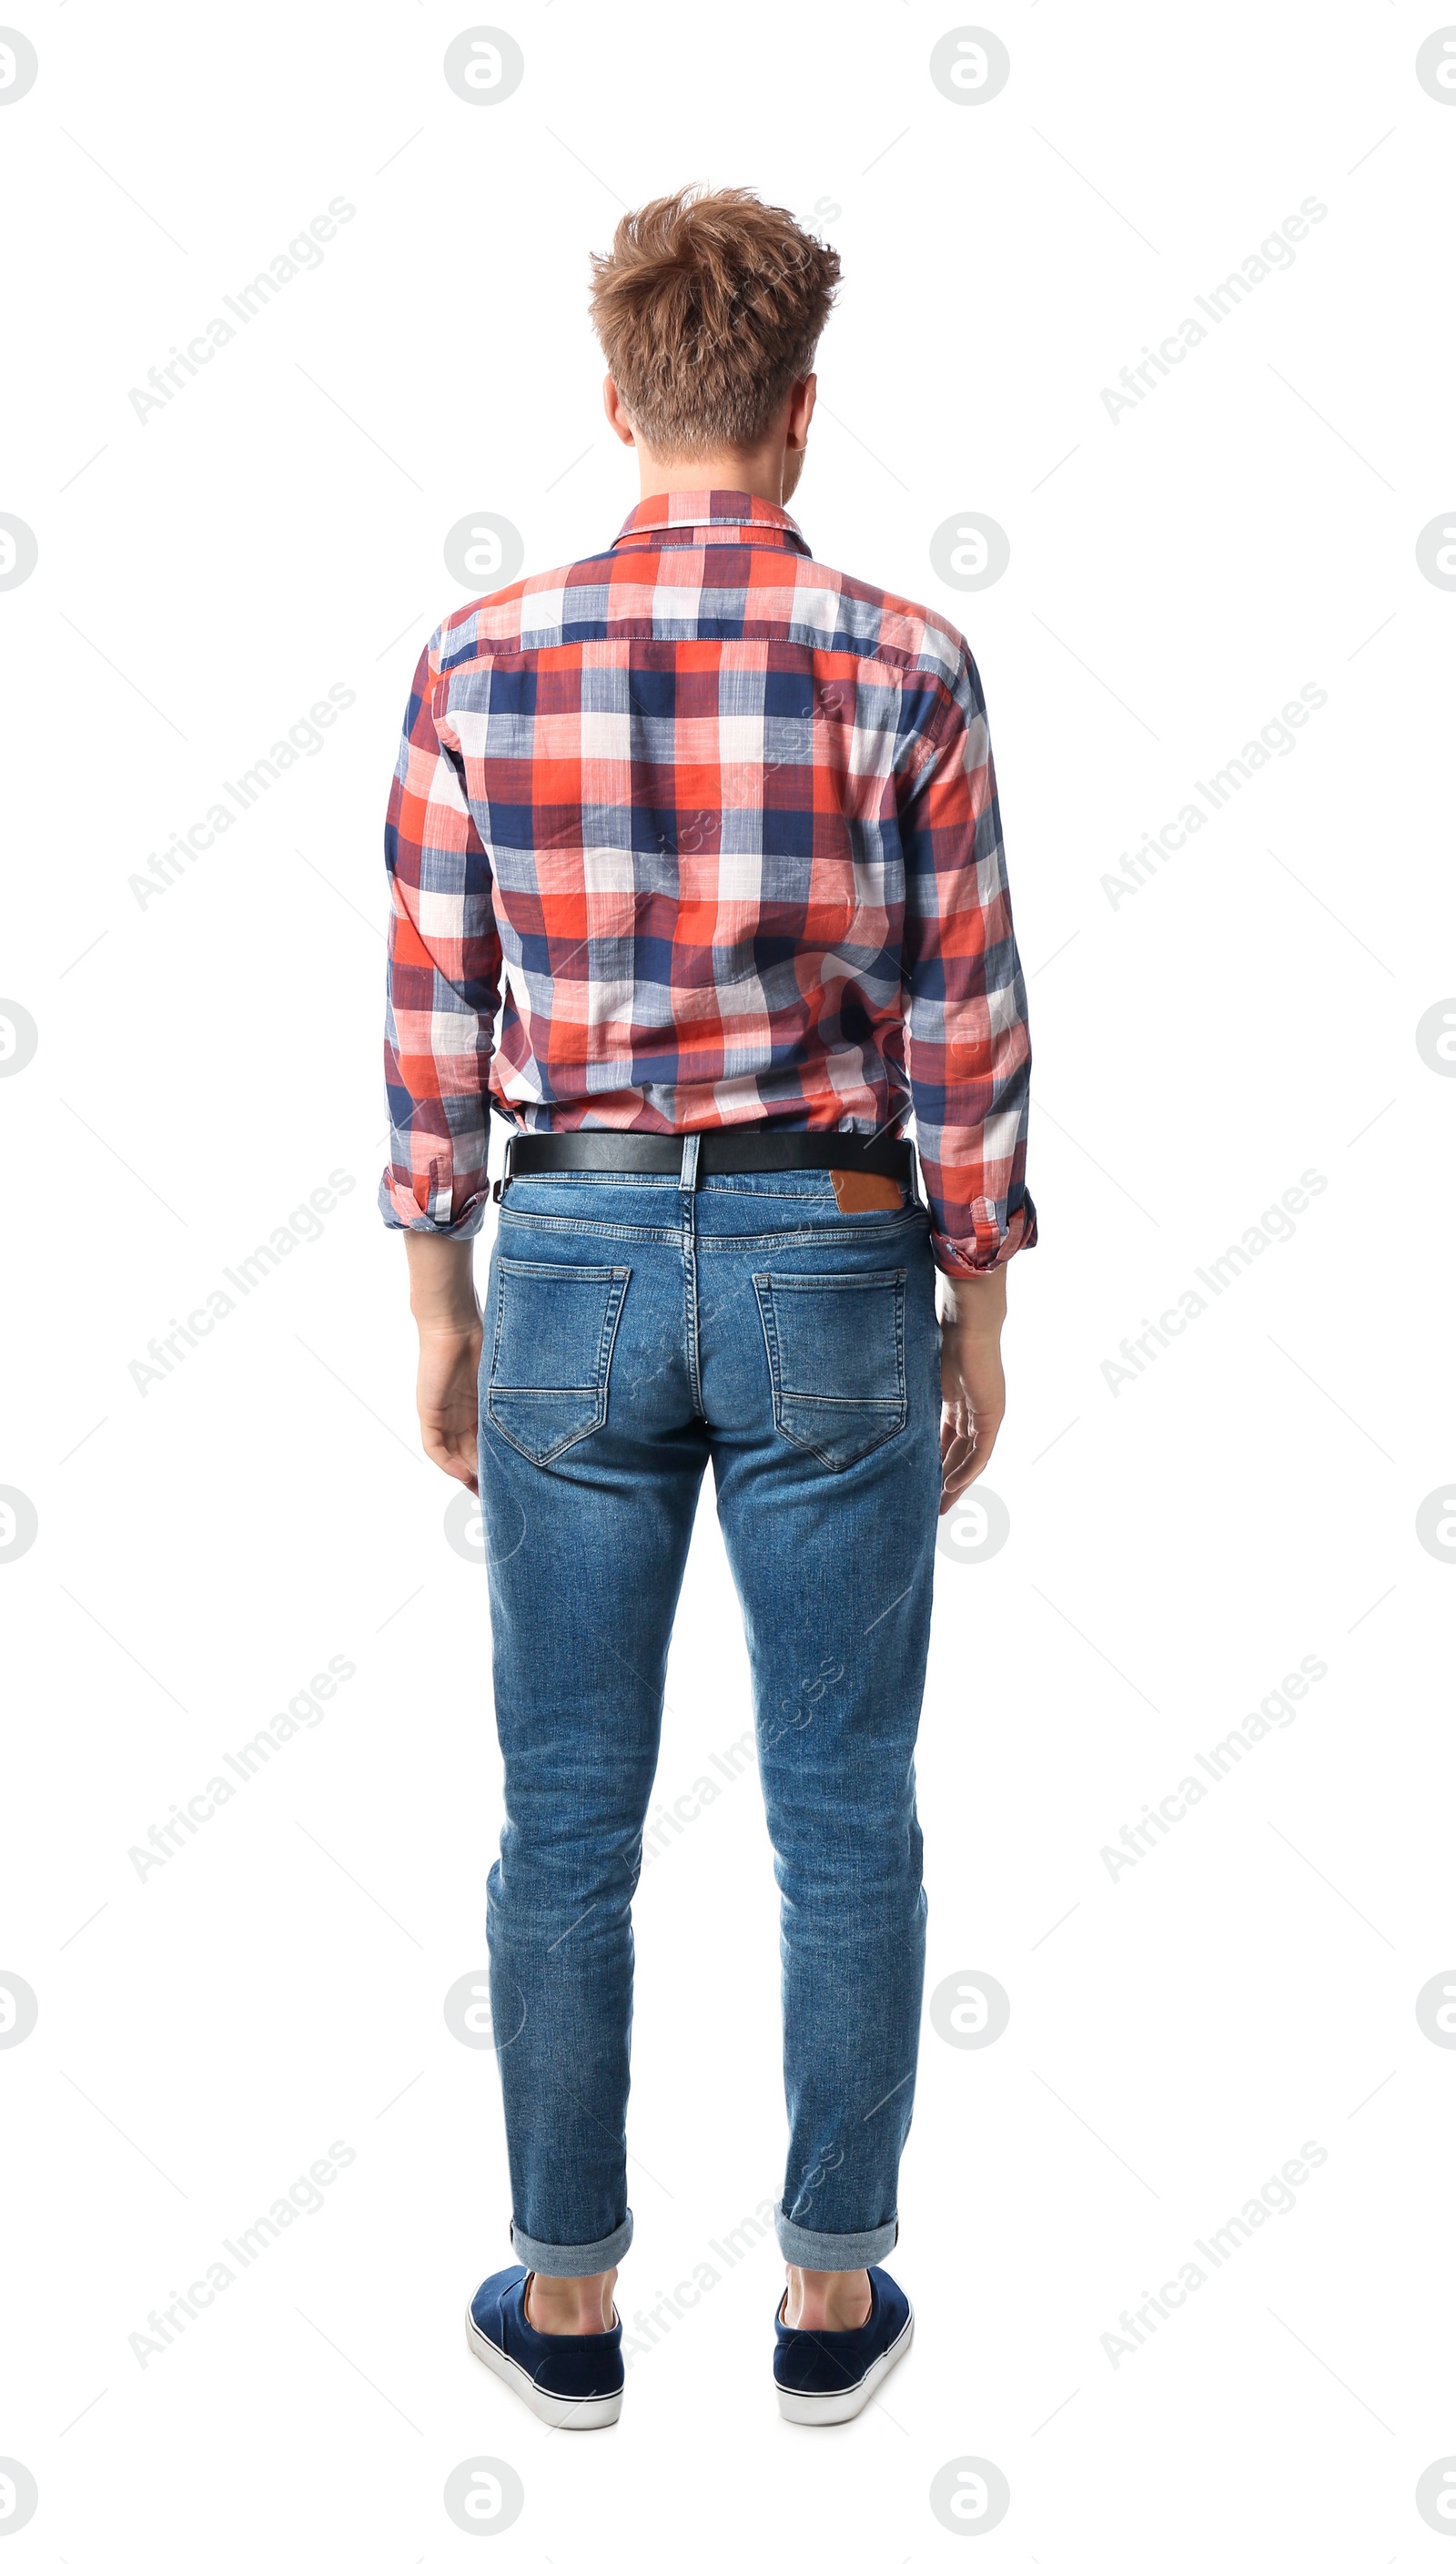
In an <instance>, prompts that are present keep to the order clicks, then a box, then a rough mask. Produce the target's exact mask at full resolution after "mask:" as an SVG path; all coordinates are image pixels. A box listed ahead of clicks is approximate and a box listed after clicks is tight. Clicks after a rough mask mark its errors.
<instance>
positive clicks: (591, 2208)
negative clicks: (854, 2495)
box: [480, 1142, 940, 2277]
mask: <svg viewBox="0 0 1456 2564" xmlns="http://www.w3.org/2000/svg"><path fill="white" fill-rule="evenodd" d="M939 1396H940V1390H939V1337H938V1330H937V1327H936V1312H935V1288H934V1265H933V1261H932V1256H931V1250H930V1223H929V1219H928V1216H927V1213H926V1211H925V1209H924V1208H923V1207H922V1206H921V1204H920V1203H919V1202H918V1201H917V1200H916V1199H914V1198H913V1197H910V1196H908V1195H905V1194H902V1199H901V1203H900V1206H899V1207H898V1208H896V1209H884V1210H870V1211H858V1212H849V1213H845V1212H841V1211H840V1209H839V1207H838V1203H837V1200H836V1197H835V1194H834V1190H833V1186H832V1182H831V1179H830V1177H829V1175H826V1174H821V1173H818V1172H813V1173H808V1172H805V1173H795V1174H792V1175H715V1176H709V1177H707V1178H705V1179H704V1180H702V1181H698V1180H697V1175H696V1148H695V1147H694V1146H693V1144H692V1143H691V1142H690V1143H689V1145H688V1147H687V1149H686V1150H685V1159H684V1169H683V1174H682V1176H681V1177H679V1176H678V1175H632V1176H627V1175H550V1176H540V1175H531V1176H526V1177H520V1176H518V1177H516V1178H515V1179H514V1180H513V1181H512V1182H511V1183H510V1184H509V1186H508V1187H507V1190H506V1194H505V1199H504V1202H503V1206H502V1211H501V1222H500V1229H499V1233H498V1236H497V1240H496V1245H495V1249H494V1252H493V1254H492V1258H491V1275H490V1288H489V1292H488V1295H487V1301H486V1330H485V1349H484V1353H483V1357H482V1363H481V1381H480V1397H481V1423H480V1483H481V1502H482V1508H483V1513H484V1523H485V1540H486V1555H487V1564H488V1569H489V1576H490V1595H491V1621H492V1634H493V1640H494V1663H495V1692H496V1718H497V1726H498V1730H499V1734H500V1739H501V1751H502V1754H503V1756H504V1759H505V1794H506V1823H505V1826H504V1829H503V1831H502V1835H501V1857H500V1859H499V1861H498V1862H497V1863H496V1865H495V1867H494V1868H493V1869H492V1871H491V1876H490V1882H489V1889H488V1899H489V1904H488V1923H489V1940H490V1952H491V2007H492V2013H493V2016H494V2021H495V2029H496V2045H497V2053H498V2056H499V2060H500V2067H501V2078H502V2086H503V2092H504V2098H505V2108H506V2130H507V2140H508V2146H509V2152H510V2163H511V2183H512V2206H513V2212H514V2214H513V2227H512V2235H513V2242H514V2244H515V2247H516V2251H517V2254H518V2257H519V2258H520V2259H521V2260H522V2261H524V2262H525V2263H526V2264H527V2265H528V2266H529V2267H530V2268H531V2269H534V2270H539V2271H542V2272H545V2273H549V2274H552V2275H557V2276H562V2277H571V2276H584V2275H585V2274H587V2273H589V2272H592V2271H596V2270H605V2269H609V2268H611V2267H612V2266H613V2264H615V2263H616V2262H618V2261H619V2260H620V2259H621V2257H622V2255H623V2253H624V2252H625V2251H626V2249H627V2246H628V2244H629V2243H630V2242H631V2238H632V2217H631V2212H630V2210H629V2208H628V2204H627V2156H626V2142H625V2126H626V2110H627V2087H628V2048H629V2039H630V2030H631V2019H632V1924H631V1905H632V1893H633V1889H634V1887H635V1885H636V1882H637V1876H638V1871H639V1869H640V1867H641V1861H642V1829H643V1824H644V1821H645V1819H646V1816H647V1812H648V1802H649V1799H650V1797H651V1793H652V1787H653V1776H654V1773H655V1771H656V1767H657V1756H658V1741H659V1731H660V1726H661V1718H662V1705H663V1688H664V1683H665V1680H666V1669H667V1655H668V1641H669V1637H670V1635H671V1632H672V1625H673V1615H674V1611H675V1609H676V1606H677V1601H678V1594H679V1590H680V1587H681V1584H682V1578H683V1570H684V1566H685V1563H686V1560H687V1555H688V1543H689V1538H690V1535H691V1532H692V1528H693V1516H694V1511H695V1509H696V1506H697V1501H698V1490H699V1484H700V1481H701V1479H702V1476H703V1471H704V1467H705V1465H706V1463H707V1462H708V1461H709V1460H712V1463H713V1473H714V1479H715V1483H716V1487H717V1493H718V1515H719V1521H720V1523H721V1524H722V1526H723V1536H724V1542H725V1546H726V1548H727V1551H728V1561H729V1564H730V1567H731V1569H732V1574H733V1579H734V1582H735V1584H736V1587H737V1591H738V1597H739V1601H740V1603H741V1605H742V1613H743V1626H744V1631H745V1634H746V1637H747V1643H748V1654H749V1659H750V1664H751V1670H752V1679H753V1691H754V1706H755V1724H756V1734H757V1748H758V1769H759V1776H760V1780H761V1783H762V1789H763V1799H764V1805H765V1809H766V1812H767V1818H768V1828H769V1833H770V1835H771V1837H772V1841H773V1847H774V1852H775V1856H776V1857H775V1874H776V1876H777V1879H778V1885H779V1889H780V1893H781V1898H782V1937H781V1946H782V1956H783V2055H784V2085H785V2093H786V2098H787V2103H788V2117H789V2143H788V2165H787V2171H786V2174H785V2179H784V2185H783V2193H782V2198H781V2200H780V2201H779V2204H778V2212H777V2224H778V2240H779V2244H780V2245H781V2247H782V2250H783V2253H784V2257H785V2259H787V2260H789V2261H794V2262H798V2263H799V2264H800V2265H801V2266H803V2267H805V2268H808V2269H819V2270H840V2269H855V2268H858V2267H860V2266H861V2265H864V2264H867V2263H869V2262H872V2261H875V2260H878V2259H880V2258H881V2257H882V2256H883V2255H884V2254H885V2253H886V2252H887V2251H888V2250H889V2249H890V2247H891V2245H892V2244H893V2243H894V2242H895V2239H896V2234H897V2231H898V2220H897V2213H896V2184H897V2174H898V2170H899V2163H900V2155H901V2151H902V2148H903V2147H904V2144H905V2140H906V2136H907V2134H908V2132H909V2128H910V2120H911V2107H912V2102H913V2098H914V2092H915V2071H916V2050H917V2045H918V2040H919V2032H920V2012H921V1989H922V1980H923V1976H924V1968H925V1920H926V1902H925V1893H924V1890H923V1888H922V1885H921V1832H920V1826H919V1824H918V1822H917V1820H916V1802H915V1760H914V1757H915V1740H916V1730H917V1727H918V1725H919V1720H920V1708H921V1693H922V1689H923V1686H924V1681H925V1667H926V1649H927V1644H928V1639H929V1633H930V1615H931V1591H932V1583H933V1571H934V1564H935V1534H936V1514H937V1508H938V1501H939V1485H940V1470H939V1411H940V1410H939ZM704 1928H705V1931H706V1930H707V1929H708V1918H707V1917H705V1918H704Z"/></svg>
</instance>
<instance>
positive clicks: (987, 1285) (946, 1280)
mask: <svg viewBox="0 0 1456 2564" xmlns="http://www.w3.org/2000/svg"><path fill="white" fill-rule="evenodd" d="M938 1302H939V1318H940V1324H941V1326H942V1327H945V1328H953V1329H954V1331H955V1333H956V1334H957V1335H964V1336H991V1337H994V1336H998V1335H999V1334H1000V1332H1001V1328H1002V1325H1003V1324H1004V1321H1005V1316H1006V1267H1005V1265H1004V1264H1001V1265H997V1266H996V1267H995V1268H994V1269H993V1270H992V1271H991V1272H989V1273H976V1274H960V1275H957V1276H956V1278H955V1280H954V1281H953V1282H952V1280H951V1279H950V1276H949V1275H948V1273H941V1275H940V1277H939V1290H938Z"/></svg>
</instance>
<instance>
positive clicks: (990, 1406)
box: [939, 1264, 1006, 1514]
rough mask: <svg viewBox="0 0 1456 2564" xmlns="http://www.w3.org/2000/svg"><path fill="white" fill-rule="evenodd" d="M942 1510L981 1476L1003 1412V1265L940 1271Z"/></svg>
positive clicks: (948, 1507) (1004, 1314)
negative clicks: (953, 1274)
mask: <svg viewBox="0 0 1456 2564" xmlns="http://www.w3.org/2000/svg"><path fill="white" fill-rule="evenodd" d="M939 1288H940V1396H941V1399H942V1401H943V1403H942V1406H941V1410H940V1511H941V1513H942V1514H947V1513H948V1512H949V1511H950V1508H951V1506H952V1505H953V1504H954V1502H955V1499H956V1497H957V1496H959V1495H963V1493H964V1491H965V1489H966V1488H967V1487H968V1486H970V1485H971V1484H972V1482H973V1481H974V1480H975V1479H976V1478H978V1477H979V1476H980V1473H981V1471H982V1469H983V1468H984V1467H985V1465H986V1462H987V1461H988V1460H989V1458H990V1456H991V1452H992V1450H993V1448H994V1447H995V1440H996V1435H997V1433H998V1432H999V1431H1000V1429H1001V1418H1002V1416H1003V1415H1004V1414H1005V1412H1006V1376H1005V1373H1004V1372H1003V1371H1002V1369H1001V1327H1002V1324H1003V1322H1004V1320H1005V1316H1006V1268H1005V1266H1004V1264H1002V1265H1000V1266H998V1267H997V1269H996V1271H995V1272H993V1273H984V1274H977V1275H976V1276H975V1277H974V1279H970V1278H967V1279H966V1280H964V1281H958V1282H952V1281H950V1280H949V1278H948V1277H947V1276H946V1275H945V1274H941V1276H940V1285H939Z"/></svg>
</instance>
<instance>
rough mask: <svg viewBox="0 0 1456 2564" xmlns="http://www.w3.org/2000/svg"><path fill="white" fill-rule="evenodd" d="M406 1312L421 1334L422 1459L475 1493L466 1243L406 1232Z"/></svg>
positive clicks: (474, 1320)
mask: <svg viewBox="0 0 1456 2564" xmlns="http://www.w3.org/2000/svg"><path fill="white" fill-rule="evenodd" d="M404 1244H405V1253H406V1255H407V1256H408V1258H409V1284H410V1307H411V1308H412V1310H413V1311H414V1315H415V1322H416V1324H417V1326H418V1328H419V1331H420V1368H419V1375H418V1378H417V1380H416V1384H415V1404H416V1406H417V1407H418V1409H419V1416H420V1439H421V1441H422V1442H423V1444H424V1446H425V1452H426V1455H427V1457H428V1458H430V1459H431V1460H433V1461H434V1463H435V1466H436V1468H437V1469H443V1470H444V1471H445V1474H446V1476H447V1477H449V1478H458V1479H459V1480H460V1483H461V1485H462V1486H464V1487H469V1489H470V1491H471V1494H472V1495H479V1493H480V1484H479V1481H478V1479H477V1477H476V1437H477V1434H478V1432H479V1430H480V1419H479V1413H478V1409H477V1386H476V1384H477V1379H478V1375H479V1372H480V1367H481V1345H482V1341H483V1330H482V1326H481V1313H480V1308H479V1305H478V1303H477V1300H476V1293H475V1274H474V1269H473V1264H472V1248H471V1241H470V1240H469V1238H458V1237H432V1236H430V1235H429V1234H428V1232H427V1231H425V1230H423V1229H413V1228H411V1229H406V1231H405V1238H404Z"/></svg>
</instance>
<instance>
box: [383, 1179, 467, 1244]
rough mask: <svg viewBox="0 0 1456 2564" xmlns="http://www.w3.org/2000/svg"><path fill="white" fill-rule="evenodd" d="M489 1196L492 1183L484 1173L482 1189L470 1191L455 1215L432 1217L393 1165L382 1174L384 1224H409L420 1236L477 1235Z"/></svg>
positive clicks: (401, 1226) (400, 1225)
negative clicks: (447, 1218) (396, 1172)
mask: <svg viewBox="0 0 1456 2564" xmlns="http://www.w3.org/2000/svg"><path fill="white" fill-rule="evenodd" d="M490 1198H491V1188H490V1185H489V1184H488V1183H487V1182H486V1180H485V1178H484V1177H482V1179H481V1185H480V1189H479V1191H477V1192H474V1193H472V1194H471V1196H470V1199H469V1201H467V1202H466V1203H465V1205H464V1207H463V1208H462V1209H461V1210H460V1211H458V1212H457V1214H456V1216H455V1217H454V1219H451V1220H441V1219H432V1218H431V1217H430V1214H429V1212H428V1211H424V1210H421V1208H420V1205H419V1203H418V1202H417V1201H416V1199H415V1197H414V1194H413V1193H412V1192H411V1190H410V1188H409V1186H408V1184H402V1183H400V1182H398V1181H397V1180H396V1178H395V1175H394V1171H393V1169H392V1168H390V1167H386V1168H385V1170H384V1173H383V1175H381V1176H380V1178H379V1216H380V1218H381V1219H382V1220H383V1222H384V1225H385V1227H386V1228H410V1229H413V1230H414V1231H415V1232H416V1234H417V1235H421V1236H427V1237H476V1236H478V1235H479V1234H480V1230H481V1226H482V1224H483V1222H484V1220H485V1216H486V1205H487V1203H488V1202H489V1200H490Z"/></svg>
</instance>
